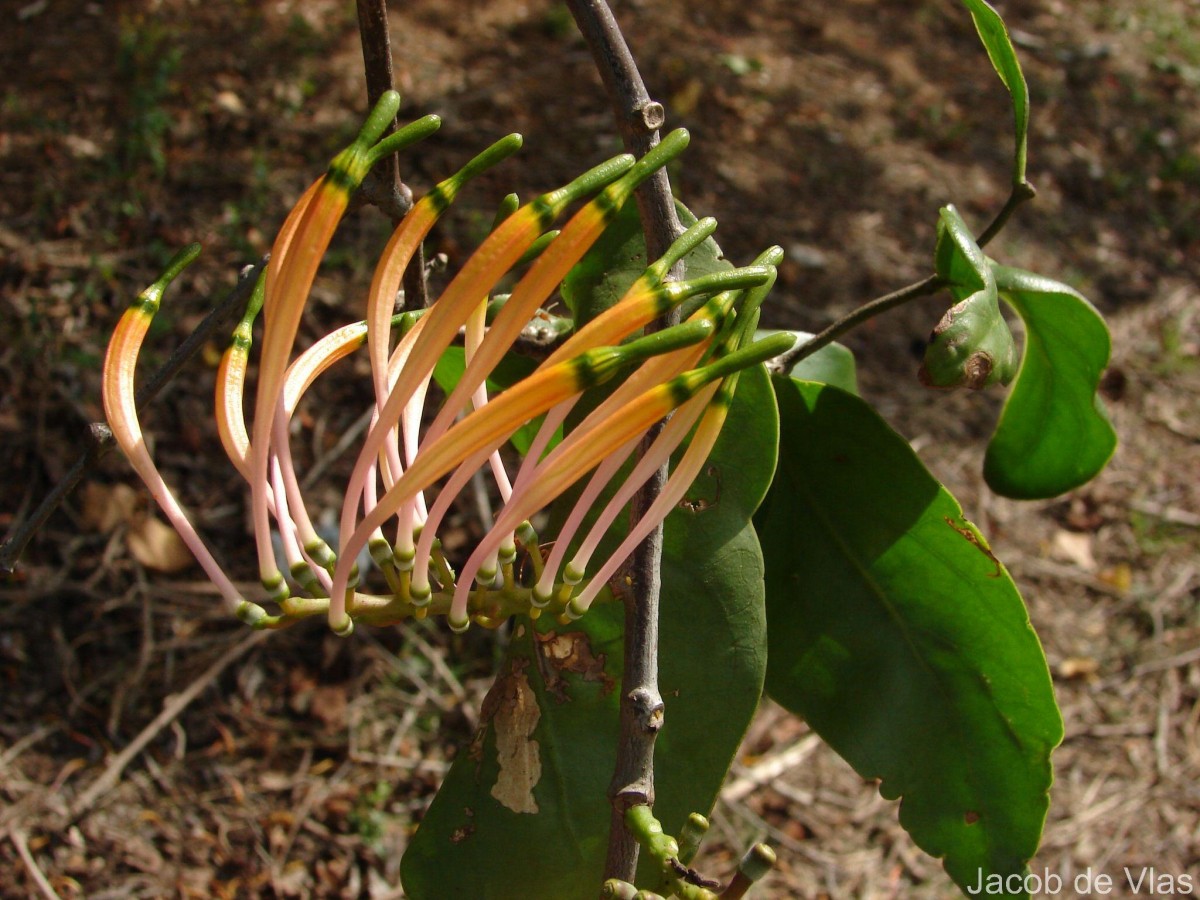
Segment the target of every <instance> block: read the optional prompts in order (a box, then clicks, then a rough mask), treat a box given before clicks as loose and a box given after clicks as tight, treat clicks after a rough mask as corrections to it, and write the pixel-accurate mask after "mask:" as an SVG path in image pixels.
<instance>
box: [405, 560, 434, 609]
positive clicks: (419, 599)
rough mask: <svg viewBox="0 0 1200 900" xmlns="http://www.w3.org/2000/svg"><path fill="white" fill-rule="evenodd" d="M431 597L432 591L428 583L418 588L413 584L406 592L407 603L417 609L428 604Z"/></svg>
mask: <svg viewBox="0 0 1200 900" xmlns="http://www.w3.org/2000/svg"><path fill="white" fill-rule="evenodd" d="M409 566H410V567H411V566H412V563H409ZM431 599H433V593H432V591H430V590H429V586H428V585H426V586H425V587H420V588H418V587H415V586H414V587H413V588H412V589H411V590H410V591H409V594H408V601H409V603H411V604H412V605H413V606H415V607H416V608H418V609H421V608H423V607H426V606H428V605H429V601H430V600H431Z"/></svg>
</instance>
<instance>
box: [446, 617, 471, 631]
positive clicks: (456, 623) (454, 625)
mask: <svg viewBox="0 0 1200 900" xmlns="http://www.w3.org/2000/svg"><path fill="white" fill-rule="evenodd" d="M446 624H448V625H449V626H450V630H451V631H453V632H454V633H455V634H462V633H463V632H465V631H466V630H467V629H468V628H470V627H471V619H470V617H469V616H468V617H467V618H464V619H456V618H454V616H453V615H450V616H447V617H446Z"/></svg>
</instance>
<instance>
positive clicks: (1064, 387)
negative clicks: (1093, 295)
mask: <svg viewBox="0 0 1200 900" xmlns="http://www.w3.org/2000/svg"><path fill="white" fill-rule="evenodd" d="M992 271H993V272H994V273H995V276H996V281H997V285H998V288H999V291H1000V296H1001V297H1002V298H1003V299H1004V300H1005V301H1006V302H1007V303H1009V304H1010V305H1011V306H1012V307H1013V309H1015V310H1016V311H1017V314H1018V315H1020V317H1021V319H1022V320H1023V321H1024V322H1025V351H1024V355H1023V357H1022V360H1021V368H1020V371H1019V372H1018V374H1017V381H1016V384H1014V385H1013V388H1012V391H1011V393H1010V394H1009V396H1008V400H1007V402H1006V403H1005V404H1004V411H1003V412H1002V413H1001V415H1000V422H999V424H998V425H997V426H996V433H995V434H993V435H992V440H991V443H989V444H988V449H987V456H986V457H985V459H984V464H983V474H984V478H985V479H987V483H988V485H989V486H990V487H991V488H992V490H994V491H995V492H996V493H998V494H1003V495H1004V496H1006V497H1016V498H1019V499H1023V500H1030V499H1041V498H1045V497H1054V496H1057V495H1058V494H1061V493H1063V492H1064V491H1069V490H1071V488H1074V487H1078V486H1079V485H1081V484H1083V483H1085V482H1087V481H1089V480H1091V479H1092V478H1093V477H1095V475H1096V474H1097V473H1098V472H1099V471H1100V470H1101V469H1103V468H1104V466H1105V465H1106V464H1107V463H1108V460H1109V459H1110V458H1111V457H1112V454H1113V451H1114V450H1115V449H1116V446H1117V436H1116V432H1114V431H1113V427H1112V424H1111V423H1110V422H1109V420H1108V416H1107V415H1106V414H1105V412H1104V407H1103V406H1102V405H1101V403H1100V399H1099V397H1098V396H1097V394H1096V389H1097V387H1098V386H1099V384H1100V376H1101V375H1103V373H1104V369H1105V367H1106V366H1107V365H1108V357H1109V353H1110V350H1111V343H1110V340H1109V335H1108V328H1107V327H1106V326H1105V324H1104V319H1102V318H1101V317H1100V313H1098V312H1097V311H1096V309H1095V307H1093V306H1092V305H1091V304H1090V303H1088V301H1087V300H1086V299H1085V298H1084V297H1083V296H1082V295H1081V294H1079V293H1078V292H1077V291H1074V290H1072V289H1071V288H1069V287H1067V286H1066V285H1065V284H1060V283H1059V282H1057V281H1052V280H1050V279H1049V278H1043V277H1041V276H1040V275H1034V274H1032V273H1031V272H1024V271H1021V270H1020V269H1010V268H1006V267H1003V266H997V265H993V267H992Z"/></svg>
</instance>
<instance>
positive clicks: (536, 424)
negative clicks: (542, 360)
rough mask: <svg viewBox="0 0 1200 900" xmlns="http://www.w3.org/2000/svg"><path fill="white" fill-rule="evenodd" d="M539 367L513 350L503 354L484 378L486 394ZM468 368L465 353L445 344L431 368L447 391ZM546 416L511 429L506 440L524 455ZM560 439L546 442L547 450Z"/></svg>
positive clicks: (442, 387) (513, 381)
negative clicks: (486, 388) (514, 429)
mask: <svg viewBox="0 0 1200 900" xmlns="http://www.w3.org/2000/svg"><path fill="white" fill-rule="evenodd" d="M537 366H538V364H537V360H535V359H531V358H530V357H527V356H518V355H517V354H515V353H508V354H505V355H504V356H502V357H501V358H500V362H499V363H497V365H496V368H494V369H493V370H492V372H491V374H490V375H488V378H487V386H488V396H489V397H494V396H495V395H496V394H498V393H500V392H501V391H503V390H505V389H506V388H510V387H512V386H513V385H514V384H516V383H517V382H518V381H520V380H521V379H523V378H525V377H526V376H528V375H529V374H530V373H532V372H533V370H534V369H536V368H537ZM466 371H467V357H466V352H465V351H464V350H463V348H462V347H447V348H446V350H445V352H444V353H442V356H441V358H440V359H439V360H438V361H437V365H435V366H434V367H433V380H434V381H436V382H437V384H438V387H440V388H441V389H442V390H443V391H444V392H445V393H446V394H449V393H450V392H451V391H452V390H454V386H455V385H456V384H458V382H459V379H460V378H462V377H463V373H464V372H466ZM544 418H545V416H538V417H537V418H536V419H534V420H532V421H531V422H528V423H527V424H525V425H522V426H521V427H520V428H518V429H517V430H516V431H514V432H513V434H512V437H510V438H509V439H508V442H509V443H510V444H512V445H513V447H514V448H515V449H516V451H517V452H518V453H520V454H522V455H524V454H525V453H526V452H527V451H528V450H529V445H530V444H531V443H533V438H534V436H535V435H536V434H537V432H538V429H539V428H540V427H541V425H542V420H543V419H544ZM560 439H561V433H560V434H557V435H555V436H554V438H552V439H551V441H550V443H549V444H548V445H547V447H546V449H547V450H552V449H553V448H554V447H555V445H557V444H558V442H559V440H560Z"/></svg>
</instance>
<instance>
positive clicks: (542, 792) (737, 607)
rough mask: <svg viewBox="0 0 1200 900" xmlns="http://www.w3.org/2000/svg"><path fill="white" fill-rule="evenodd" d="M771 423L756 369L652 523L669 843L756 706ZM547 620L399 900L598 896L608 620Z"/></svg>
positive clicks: (495, 706)
mask: <svg viewBox="0 0 1200 900" xmlns="http://www.w3.org/2000/svg"><path fill="white" fill-rule="evenodd" d="M777 422H778V420H777V416H776V412H775V405H774V399H773V397H772V392H771V388H770V385H769V383H768V380H767V378H766V376H765V374H764V372H763V370H762V367H757V368H755V369H753V370H749V371H747V372H746V373H744V374H743V375H742V376H741V380H740V382H739V384H738V390H737V394H736V396H735V399H734V403H733V406H732V408H731V410H730V415H729V419H728V421H727V422H726V425H725V428H724V430H723V432H722V435H721V438H720V439H719V440H718V442H717V445H716V447H715V448H714V450H713V453H712V455H711V457H710V461H709V465H708V466H707V467H706V471H705V474H704V475H703V476H701V478H700V479H697V483H696V484H694V485H693V487H692V489H691V491H689V495H688V498H687V500H686V502H685V503H683V504H681V508H680V509H679V510H677V511H676V512H674V513H673V514H672V515H671V516H670V517H668V519H667V525H666V533H665V536H664V547H663V567H662V615H661V634H660V644H659V657H660V669H659V689H660V691H661V693H662V696H663V699H664V701H665V703H666V711H665V719H664V727H663V729H662V731H661V732H660V733H659V736H658V739H657V741H656V744H655V777H656V792H657V800H656V803H655V806H654V812H655V815H656V816H657V817H658V818H659V819H660V820H661V821H662V823H663V826H664V828H666V829H668V830H669V831H674V832H677V831H678V830H679V829H680V828H681V827H682V825H683V822H684V820H685V818H686V817H687V815H688V813H690V812H693V811H699V812H702V813H703V812H707V811H708V810H709V809H710V808H711V807H712V804H713V802H714V801H715V798H716V795H717V791H718V790H719V789H720V786H721V783H722V781H723V780H724V777H725V774H726V771H727V770H728V767H729V763H730V760H731V759H732V758H733V754H734V753H735V752H736V750H737V747H738V744H739V743H740V741H741V739H742V736H743V734H744V732H745V729H746V727H747V725H748V724H749V722H750V719H751V717H752V716H753V714H754V710H755V708H756V707H757V704H758V699H759V696H760V694H761V691H762V680H763V677H764V673H765V670H766V631H765V628H766V620H765V612H764V608H763V568H762V555H761V552H760V550H759V546H758V539H757V537H756V535H755V533H754V528H753V526H752V525H751V524H750V521H749V520H750V517H751V515H752V514H753V511H754V509H755V508H756V507H757V505H758V503H759V502H760V501H761V499H762V497H763V495H764V494H765V492H766V490H767V487H768V485H769V484H770V481H771V473H772V472H773V471H774V465H775V452H774V451H775V447H776V444H777V436H778V430H777V428H778V426H777ZM547 619H549V617H548V616H543V617H541V618H540V619H539V620H538V621H537V622H536V623H534V624H535V627H531V625H530V622H529V621H528V620H527V619H518V620H517V621H516V622H515V624H514V631H513V639H512V641H511V643H510V645H509V649H508V655H507V657H506V659H505V661H504V664H503V666H502V667H501V670H500V675H499V676H498V678H497V681H496V684H495V685H494V686H493V687H492V689H491V691H489V693H488V696H487V698H486V699H485V701H484V704H483V709H482V711H481V715H480V730H479V732H478V733H477V735H476V739H475V740H474V741H472V743H471V745H470V746H469V747H467V748H464V750H463V751H462V752H461V753H460V754H459V756H458V758H457V759H456V760H455V762H454V765H453V766H452V767H451V770H450V772H449V773H448V775H447V776H446V780H445V782H444V783H443V785H442V787H441V789H440V790H439V791H438V794H437V796H436V797H435V798H434V800H433V803H432V804H431V806H430V807H429V811H428V812H427V814H426V816H425V818H424V820H423V821H422V822H421V825H420V828H419V829H418V831H417V833H416V835H415V836H414V838H413V840H412V842H411V843H410V845H409V849H408V851H407V853H406V854H405V856H404V860H403V863H402V869H401V874H402V876H403V881H404V888H405V890H406V892H407V893H408V896H410V897H412V898H414V900H426V898H434V900H441V898H445V897H470V898H472V900H476V898H479V900H492V898H496V900H508V898H512V900H517V898H520V900H540V898H546V900H560V898H565V897H591V896H595V895H597V894H598V893H599V889H600V883H601V876H602V873H603V868H604V857H605V852H606V849H607V843H608V829H609V819H610V812H611V810H610V807H609V804H608V798H607V791H608V787H609V782H610V780H611V778H612V774H613V767H614V764H615V761H616V740H617V733H618V730H617V725H618V697H619V696H620V690H621V689H620V677H621V666H622V656H623V644H622V628H623V608H622V606H621V604H619V603H611V602H610V603H598V604H597V605H596V606H594V607H593V608H592V610H591V611H590V612H589V613H588V614H587V615H586V616H584V617H583V618H582V619H580V620H579V621H578V622H575V623H572V624H570V625H565V626H564V625H559V624H557V623H556V622H553V621H546V620H547ZM714 673H719V677H714ZM497 795H498V796H497ZM642 877H643V878H644V879H652V878H653V877H654V873H653V872H651V871H649V870H644V871H643V873H642Z"/></svg>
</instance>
